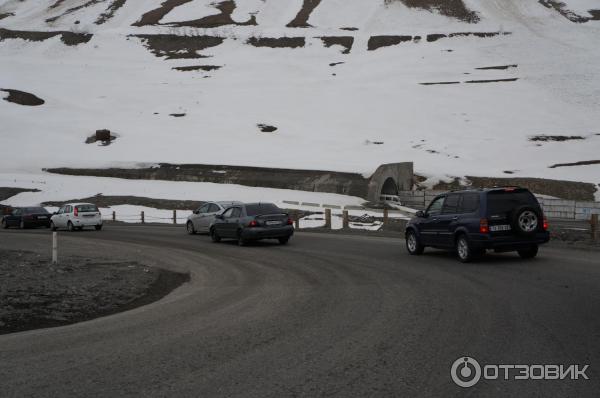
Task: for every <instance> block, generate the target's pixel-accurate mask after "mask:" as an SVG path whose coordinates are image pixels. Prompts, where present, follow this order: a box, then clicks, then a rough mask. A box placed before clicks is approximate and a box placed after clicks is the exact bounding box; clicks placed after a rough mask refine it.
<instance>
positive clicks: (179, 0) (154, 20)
mask: <svg viewBox="0 0 600 398" xmlns="http://www.w3.org/2000/svg"><path fill="white" fill-rule="evenodd" d="M191 1H192V0H167V1H164V2H162V3H161V4H160V7H158V8H155V9H153V10H151V11H148V12H147V13H145V14H144V15H142V17H141V18H140V20H139V21H137V22H135V23H133V24H132V26H146V25H158V24H159V22H160V20H161V19H163V18H164V16H165V15H167V14H168V13H170V12H171V11H173V9H174V8H175V7H178V6H180V5H183V4H186V3H189V2H191Z"/></svg>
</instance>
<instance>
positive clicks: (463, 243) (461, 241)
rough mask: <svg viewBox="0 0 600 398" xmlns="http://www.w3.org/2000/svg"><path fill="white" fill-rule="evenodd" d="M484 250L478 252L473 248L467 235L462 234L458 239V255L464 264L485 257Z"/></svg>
mask: <svg viewBox="0 0 600 398" xmlns="http://www.w3.org/2000/svg"><path fill="white" fill-rule="evenodd" d="M483 253H484V252H483V251H482V250H476V249H473V247H471V244H470V243H469V240H468V239H467V235H465V234H461V235H459V236H458V238H456V254H457V255H458V259H459V260H460V261H461V262H463V263H468V262H471V261H473V260H475V259H476V258H478V257H480V256H481V255H483Z"/></svg>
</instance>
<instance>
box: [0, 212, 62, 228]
mask: <svg viewBox="0 0 600 398" xmlns="http://www.w3.org/2000/svg"><path fill="white" fill-rule="evenodd" d="M51 216H52V214H50V213H48V211H47V210H46V209H44V208H43V207H16V208H13V211H12V213H11V214H9V215H6V216H3V217H2V221H1V222H2V228H5V229H6V228H10V227H19V228H21V229H24V228H30V227H46V228H50V217H51Z"/></svg>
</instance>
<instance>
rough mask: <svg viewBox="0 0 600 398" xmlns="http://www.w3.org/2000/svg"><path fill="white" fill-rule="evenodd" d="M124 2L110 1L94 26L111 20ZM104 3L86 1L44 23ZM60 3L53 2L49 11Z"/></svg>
mask: <svg viewBox="0 0 600 398" xmlns="http://www.w3.org/2000/svg"><path fill="white" fill-rule="evenodd" d="M126 1H127V0H112V1H110V4H109V5H108V7H107V8H106V11H105V12H103V13H102V14H101V15H100V16H99V17H98V19H97V20H96V22H95V23H96V25H101V24H103V23H104V22H106V21H108V20H109V19H110V18H112V17H113V16H114V15H115V12H117V10H118V9H119V8H121V7H123V5H125V2H126ZM105 2H107V0H88V1H86V2H84V3H83V4H80V5H78V6H75V7H71V8H68V9H67V10H66V11H65V12H63V13H62V14H59V15H56V16H54V17H52V18H48V19H46V22H48V23H52V22H56V21H57V20H58V19H60V18H62V17H64V16H67V15H69V14H72V13H74V12H77V11H79V10H82V9H84V8H87V7H91V6H94V5H96V4H99V3H105ZM62 3H63V1H62V0H58V1H57V2H55V3H54V4H52V5H51V6H50V7H49V9H53V8H56V7H58V6H60V5H61V4H62Z"/></svg>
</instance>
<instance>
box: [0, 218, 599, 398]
mask: <svg viewBox="0 0 600 398" xmlns="http://www.w3.org/2000/svg"><path fill="white" fill-rule="evenodd" d="M0 247H2V248H10V247H13V248H21V249H27V250H35V251H40V252H43V253H47V254H48V255H49V254H50V253H49V249H50V233H49V232H48V231H46V230H36V231H12V230H10V231H8V232H7V231H0ZM60 250H61V253H62V254H77V255H85V256H92V257H98V258H115V259H117V258H118V259H136V260H138V261H141V262H144V263H146V264H149V265H158V266H162V267H164V268H167V269H171V270H175V271H189V272H190V273H191V282H190V283H188V284H185V285H183V286H181V287H180V288H178V289H177V290H175V291H174V292H172V293H171V294H170V295H168V296H167V297H165V298H163V299H162V300H160V301H158V302H156V303H153V304H150V305H147V306H145V307H140V308H137V309H134V310H131V311H128V312H124V313H120V314H116V315H112V316H108V317H105V318H99V319H96V320H92V321H88V322H83V323H79V324H75V325H71V326H66V327H59V328H52V329H43V330H37V331H30V332H23V333H17V334H12V335H4V336H0V396H2V397H19V398H21V397H28V396H35V397H70V396H80V397H96V396H102V397H120V396H142V397H214V396H217V397H219V396H239V397H287V396H308V397H313V396H338V397H354V396H356V397H371V396H385V397H387V396H422V397H436V396H439V397H450V396H456V397H485V396H498V397H500V396H503V397H505V396H510V397H518V396H540V397H553V396H557V397H559V396H560V397H566V396H570V397H597V396H598V391H600V316H599V315H600V261H599V260H600V252H594V251H575V250H572V249H567V248H562V247H560V246H548V247H545V248H543V249H542V250H541V252H540V256H539V257H538V258H537V259H536V260H534V261H522V260H520V259H519V258H518V257H517V256H516V255H514V254H502V255H493V256H489V257H488V258H487V259H485V260H484V261H483V262H481V263H478V264H461V263H459V262H458V261H456V260H455V259H454V257H453V256H452V255H449V254H445V253H443V252H438V251H433V250H429V251H426V254H425V255H423V256H419V257H412V256H409V255H408V254H407V253H406V251H405V249H404V247H403V242H401V241H399V240H398V239H397V238H389V237H388V238H378V237H377V238H375V237H363V236H342V235H338V234H317V233H304V234H302V233H299V234H297V235H296V236H295V237H294V238H292V241H291V242H290V245H288V246H279V245H276V244H269V243H265V244H257V245H254V246H250V247H238V246H237V245H234V244H229V243H221V244H213V243H211V242H210V239H209V238H208V237H206V236H188V235H185V234H184V233H183V229H182V228H181V227H180V228H174V227H166V226H165V227H150V226H107V228H106V229H105V230H103V231H101V232H96V231H90V232H76V233H66V232H64V233H60ZM465 355H467V356H471V357H473V358H475V359H477V360H478V361H479V362H480V363H481V364H482V365H483V364H564V365H570V364H581V365H585V364H587V365H589V368H588V369H587V371H586V374H587V376H588V377H589V380H576V381H572V380H566V381H565V380H552V381H547V380H509V381H504V380H483V379H482V380H481V381H480V382H479V383H478V384H476V385H475V386H474V387H471V388H461V387H458V386H457V385H455V384H454V383H453V381H452V379H451V377H450V367H451V365H452V363H453V362H454V361H455V360H456V359H457V358H459V357H461V356H465Z"/></svg>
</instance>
